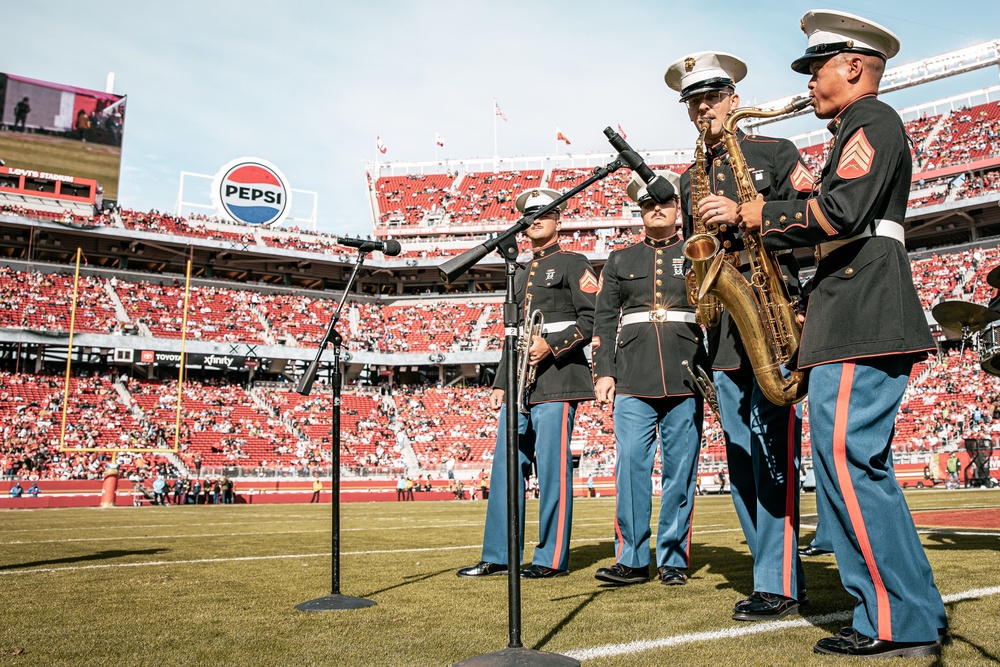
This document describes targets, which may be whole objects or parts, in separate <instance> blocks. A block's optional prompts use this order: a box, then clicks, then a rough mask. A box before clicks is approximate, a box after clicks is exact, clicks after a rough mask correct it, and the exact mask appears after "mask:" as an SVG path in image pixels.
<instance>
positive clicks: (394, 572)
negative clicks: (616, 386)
mask: <svg viewBox="0 0 1000 667" xmlns="http://www.w3.org/2000/svg"><path fill="white" fill-rule="evenodd" d="M907 499H908V501H909V503H910V506H911V508H912V509H913V510H914V512H917V511H918V510H920V509H938V510H940V509H949V508H966V507H987V506H989V507H995V506H996V505H997V500H998V499H1000V495H998V492H991V491H955V492H945V491H935V490H923V491H912V492H909V493H908V494H907ZM485 509H486V504H485V503H482V502H415V503H365V504H361V503H358V504H355V503H351V504H346V505H344V506H343V507H342V511H341V518H342V532H341V551H342V553H341V591H342V593H344V594H346V595H354V596H360V597H366V598H369V599H372V600H374V601H376V602H377V603H378V604H377V606H374V607H370V608H367V609H358V610H351V611H329V612H320V613H309V612H300V611H296V610H295V609H294V606H295V605H296V604H299V603H301V602H304V601H307V600H311V599H313V598H318V597H322V596H324V595H326V594H327V593H329V592H330V589H331V573H330V565H331V557H330V546H331V538H330V506H329V505H249V506H242V505H241V506H233V505H229V506H217V507H204V506H202V507H163V508H159V507H141V508H117V509H113V510H96V509H67V510H41V511H8V512H5V513H3V514H0V535H2V536H3V542H4V547H3V558H2V560H0V587H2V590H3V591H4V593H3V601H2V603H0V666H6V665H31V666H32V667H35V666H37V665H126V664H128V665H161V664H180V665H370V664H376V663H389V664H394V665H447V664H451V663H454V662H457V661H460V660H463V659H465V658H469V657H473V656H477V655H480V654H483V653H489V652H492V651H497V650H500V649H502V648H504V647H505V646H506V645H507V642H508V625H507V580H506V578H504V577H493V578H490V579H487V580H470V579H461V578H459V577H456V576H455V570H456V569H457V568H458V567H461V566H464V565H470V564H473V563H475V562H476V561H478V560H479V549H480V546H479V545H480V541H481V538H482V525H483V518H484V514H485ZM813 511H814V504H813V497H812V495H811V494H808V495H805V496H803V513H804V520H803V523H804V524H809V522H810V520H811V519H812V518H813V517H811V516H810V514H809V513H810V512H813ZM613 513H614V500H613V499H607V498H597V499H577V501H576V504H575V516H574V525H573V543H572V554H571V558H570V566H571V568H572V570H573V571H572V573H571V575H570V576H569V577H562V578H558V579H553V580H544V581H524V582H522V598H523V600H522V614H523V621H522V638H523V643H524V646H525V647H527V648H532V649H538V650H543V651H551V652H556V653H563V654H567V653H568V654H573V655H576V656H578V657H580V658H582V659H583V662H584V664H586V665H601V666H604V665H657V666H660V665H664V664H671V665H692V666H697V665H710V666H712V667H718V666H719V665H800V664H803V663H809V664H817V665H823V664H845V660H844V659H841V658H833V657H821V656H818V655H814V654H813V653H812V645H813V644H814V643H815V641H816V640H817V639H819V638H821V637H824V636H827V635H829V634H831V633H832V632H835V631H836V630H837V629H838V628H839V627H841V626H842V625H847V624H849V621H848V620H844V619H837V618H832V619H827V620H825V621H816V620H815V617H819V616H823V615H829V614H834V613H837V612H847V611H848V610H850V609H851V608H852V607H853V604H854V601H853V598H851V597H850V596H849V595H848V594H847V593H846V592H845V591H844V590H843V588H842V587H841V586H840V582H839V578H838V575H837V570H836V563H835V561H834V559H833V557H829V556H828V557H821V558H812V559H806V560H805V568H806V575H807V579H808V586H809V597H810V599H811V605H810V606H809V607H807V608H806V609H805V610H804V613H805V614H806V615H807V617H808V618H811V619H814V620H811V621H810V622H803V621H802V618H801V617H799V616H788V617H786V618H784V619H782V620H781V621H778V622H776V623H770V624H759V623H758V624H754V623H749V624H748V623H739V622H737V621H733V620H731V618H730V614H731V613H732V606H733V604H734V603H735V602H736V600H738V599H739V598H741V597H743V596H745V595H748V594H749V593H750V592H751V590H752V576H751V568H750V555H749V552H748V550H747V548H746V545H745V544H744V542H743V539H742V533H741V532H740V530H739V526H738V523H737V521H736V516H735V513H734V511H733V508H732V503H731V501H730V498H729V497H728V496H708V497H700V498H698V499H697V501H696V508H695V529H694V536H693V548H692V569H691V574H692V578H691V581H690V582H689V583H688V585H686V586H674V587H665V586H661V585H659V584H658V583H656V582H651V583H649V584H645V585H636V586H629V587H624V588H610V587H604V586H602V585H599V582H598V581H596V580H595V579H594V578H593V574H594V571H595V570H596V568H597V567H600V566H604V565H610V564H611V563H613V557H612V554H613V542H612V520H613ZM536 516H537V503H536V502H529V504H528V528H527V531H528V535H529V540H528V545H529V546H528V547H527V552H528V553H527V558H526V560H527V559H530V550H531V546H530V544H531V540H530V536H531V535H532V534H533V533H534V532H535V531H536V530H537V527H536V524H535V523H533V519H534V518H535V517H536ZM916 516H917V517H918V520H917V523H918V524H919V514H917V515H916ZM935 530H936V531H941V529H935ZM957 532H961V533H962V534H956V531H947V530H944V531H941V532H935V533H933V534H926V535H924V544H925V546H926V549H927V553H928V556H929V558H930V560H931V563H932V565H933V566H934V571H935V576H936V580H937V583H938V587H939V588H940V589H941V592H942V593H943V594H944V595H945V596H948V595H956V594H961V593H964V592H966V591H970V590H973V589H983V588H990V587H997V586H998V585H1000V567H998V565H1000V559H998V551H1000V537H998V536H997V534H996V533H995V532H994V533H986V532H982V531H980V532H977V531H974V530H970V529H961V530H960V531H957ZM810 534H811V531H809V530H808V529H805V530H803V535H802V540H801V542H802V543H803V544H804V543H806V542H807V541H808V538H809V537H810ZM948 611H949V619H950V623H951V628H952V632H953V634H954V635H955V643H954V645H953V646H951V647H949V648H947V649H945V655H944V658H943V660H942V662H941V664H946V665H983V664H991V662H995V661H997V660H998V659H1000V594H998V593H989V594H984V595H979V596H974V597H969V598H968V599H961V600H958V601H955V602H951V603H949V604H948ZM845 619H846V616H845ZM727 633H728V634H729V635H735V636H727ZM691 635H694V636H691ZM671 638H673V639H671ZM678 638H680V639H678ZM626 642H659V643H658V644H655V645H653V644H646V647H647V648H645V649H643V650H635V651H632V652H624V653H623V652H622V650H621V649H620V648H616V649H612V650H611V651H610V652H609V653H610V654H605V655H603V656H602V657H601V656H599V657H591V656H592V655H593V654H585V653H582V652H583V651H587V650H589V649H594V648H595V647H604V646H608V645H620V644H623V643H626ZM650 646H652V647H650ZM851 662H852V661H850V660H848V661H846V663H851ZM931 663H933V661H932V660H928V659H924V660H895V661H893V662H892V664H894V665H908V664H931Z"/></svg>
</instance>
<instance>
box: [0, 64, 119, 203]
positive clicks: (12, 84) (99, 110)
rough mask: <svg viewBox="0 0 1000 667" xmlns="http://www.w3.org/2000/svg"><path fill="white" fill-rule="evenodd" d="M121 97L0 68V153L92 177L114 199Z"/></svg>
mask: <svg viewBox="0 0 1000 667" xmlns="http://www.w3.org/2000/svg"><path fill="white" fill-rule="evenodd" d="M124 131H125V97H124V96H123V95H113V94H110V93H102V92H100V91H98V90H89V89H87V88H79V87H77V86H70V85H66V84H61V83H52V82H50V81H39V80H37V79H30V78H28V77H24V76H18V75H15V74H4V73H0V159H2V160H3V161H4V163H5V164H6V166H7V167H10V168H11V169H30V170H34V171H38V172H45V173H52V174H64V175H67V176H79V177H83V178H90V179H93V180H95V181H97V183H98V185H100V186H101V187H102V188H104V198H105V199H118V177H119V174H120V172H121V159H122V136H123V134H124Z"/></svg>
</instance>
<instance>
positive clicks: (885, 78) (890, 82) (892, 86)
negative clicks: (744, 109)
mask: <svg viewBox="0 0 1000 667" xmlns="http://www.w3.org/2000/svg"><path fill="white" fill-rule="evenodd" d="M993 65H996V66H1000V40H993V41H992V42H983V43H982V44H976V45H975V46H970V47H967V48H964V49H959V50H958V51H950V52H949V53H943V54H941V55H939V56H934V57H932V58H925V59H924V60H918V61H916V62H912V63H907V64H905V65H900V66H899V67H893V68H892V69H888V70H886V71H885V73H884V74H883V75H882V80H881V81H880V82H879V89H878V92H879V94H880V95H885V94H886V93H892V92H895V91H897V90H903V89H904V88H911V87H913V86H918V85H920V84H922V83H930V82H931V81H937V80H939V79H945V78H948V77H950V76H957V75H959V74H966V73H967V72H973V71H975V70H977V69H984V68H986V67H990V66H993ZM799 96H801V93H796V94H795V95H791V96H788V97H782V98H781V99H777V100H773V101H771V102H766V103H764V104H761V105H759V106H760V108H761V109H764V110H765V111H770V110H773V109H782V108H784V107H786V106H788V104H789V103H791V102H792V100H794V99H795V98H796V97H799ZM809 113H812V109H804V110H802V111H799V112H797V113H791V114H787V115H784V116H779V117H775V118H757V119H755V120H754V122H752V123H748V124H747V127H748V128H749V129H750V130H751V132H753V131H755V128H758V127H761V126H762V125H767V124H768V123H776V122H778V121H781V120H788V119H789V118H795V117H796V116H802V115H805V114H809Z"/></svg>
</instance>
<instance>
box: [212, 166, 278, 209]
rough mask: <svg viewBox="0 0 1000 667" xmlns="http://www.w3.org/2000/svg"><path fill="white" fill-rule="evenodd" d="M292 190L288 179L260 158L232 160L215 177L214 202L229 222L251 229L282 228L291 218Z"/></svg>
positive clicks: (213, 186)
mask: <svg viewBox="0 0 1000 667" xmlns="http://www.w3.org/2000/svg"><path fill="white" fill-rule="evenodd" d="M291 198H292V190H291V188H290V187H289V186H288V180H287V179H286V178H285V175H284V174H282V173H281V171H280V170H279V169H278V168H277V167H275V166H274V165H273V164H271V163H270V162H267V161H266V160H261V159H260V158H250V157H245V158H240V159H238V160H233V161H232V162H230V163H229V164H227V165H226V166H224V167H223V168H222V169H220V170H219V173H217V174H216V175H215V180H214V181H213V182H212V202H213V204H214V205H215V210H216V211H218V213H219V214H220V215H222V216H224V217H226V218H229V219H231V220H233V221H235V222H241V223H244V224H248V225H279V224H281V222H282V221H283V220H284V219H285V218H286V217H288V211H289V204H290V203H291Z"/></svg>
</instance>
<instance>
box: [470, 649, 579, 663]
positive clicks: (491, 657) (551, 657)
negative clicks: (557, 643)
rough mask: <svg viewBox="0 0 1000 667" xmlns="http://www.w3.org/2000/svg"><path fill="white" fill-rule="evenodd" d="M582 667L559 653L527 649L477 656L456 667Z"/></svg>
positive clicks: (576, 661) (505, 650) (506, 650)
mask: <svg viewBox="0 0 1000 667" xmlns="http://www.w3.org/2000/svg"><path fill="white" fill-rule="evenodd" d="M535 665H546V666H548V667H580V662H579V661H578V660H574V659H573V658H570V657H567V656H565V655H559V654H558V653H546V652H545V651H532V650H531V649H527V648H505V649H504V650H502V651H496V652H494V653H486V654H484V655H477V656H476V657H474V658H467V659H466V660H463V661H462V662H456V663H455V667H535Z"/></svg>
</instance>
